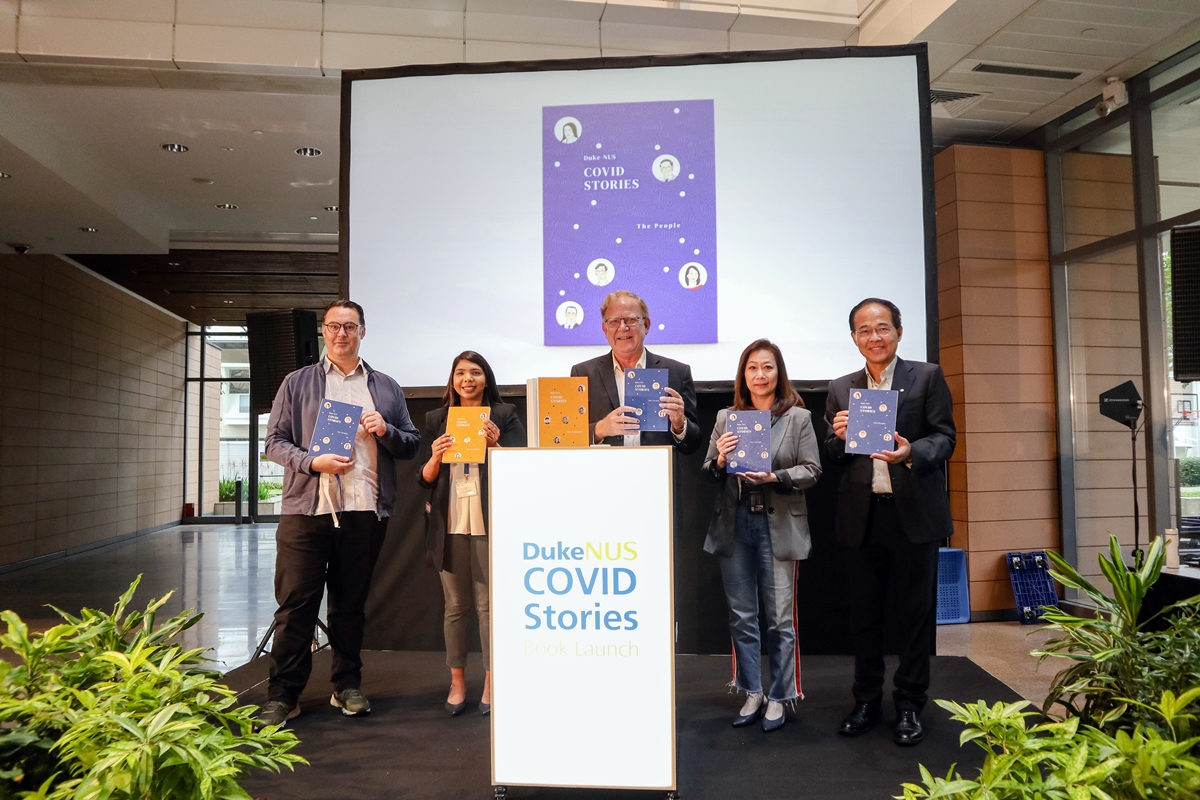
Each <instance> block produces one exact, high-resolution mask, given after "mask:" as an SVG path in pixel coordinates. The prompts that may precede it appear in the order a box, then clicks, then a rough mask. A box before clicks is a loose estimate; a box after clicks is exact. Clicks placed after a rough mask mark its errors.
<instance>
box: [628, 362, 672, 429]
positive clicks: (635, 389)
mask: <svg viewBox="0 0 1200 800" xmlns="http://www.w3.org/2000/svg"><path fill="white" fill-rule="evenodd" d="M666 393H667V371H666V370H665V369H627V370H625V405H627V406H631V407H632V408H633V409H634V412H633V413H634V416H636V417H637V421H638V430H639V431H665V430H667V429H668V428H669V427H670V425H671V420H670V418H669V417H668V416H667V412H666V411H664V410H663V409H662V408H660V407H659V402H660V400H661V399H662V397H663V396H665V395H666Z"/></svg>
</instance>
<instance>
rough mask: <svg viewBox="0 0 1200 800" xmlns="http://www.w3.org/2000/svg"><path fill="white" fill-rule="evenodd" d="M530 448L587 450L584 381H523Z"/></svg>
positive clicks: (586, 411) (588, 439)
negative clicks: (578, 448) (577, 448)
mask: <svg viewBox="0 0 1200 800" xmlns="http://www.w3.org/2000/svg"><path fill="white" fill-rule="evenodd" d="M526 389H527V391H526V402H527V403H528V419H529V424H528V430H529V432H530V437H529V446H530V447H588V446H589V445H591V441H590V438H591V437H589V436H588V380H587V378H531V379H530V380H529V381H527V382H526Z"/></svg>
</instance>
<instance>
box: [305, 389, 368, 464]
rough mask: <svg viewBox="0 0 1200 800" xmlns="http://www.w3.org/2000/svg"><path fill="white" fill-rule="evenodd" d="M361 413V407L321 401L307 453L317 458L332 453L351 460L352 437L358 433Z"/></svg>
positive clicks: (334, 401)
mask: <svg viewBox="0 0 1200 800" xmlns="http://www.w3.org/2000/svg"><path fill="white" fill-rule="evenodd" d="M362 413H363V410H362V406H356V405H354V404H353V403H342V402H339V401H337V400H328V399H327V400H322V401H321V406H320V408H318V409H317V424H316V426H315V427H314V428H313V435H312V440H311V441H310V442H309V443H308V452H310V453H312V454H313V455H317V456H320V455H325V454H327V453H333V454H334V455H335V456H346V457H347V458H353V457H354V437H355V435H356V434H357V433H358V422H359V420H361V419H362Z"/></svg>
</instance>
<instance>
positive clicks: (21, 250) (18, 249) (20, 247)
mask: <svg viewBox="0 0 1200 800" xmlns="http://www.w3.org/2000/svg"><path fill="white" fill-rule="evenodd" d="M8 246H9V247H11V248H12V249H13V252H15V253H16V254H17V255H19V256H23V255H25V254H26V253H28V252H29V245H27V244H14V243H13V242H9V243H8Z"/></svg>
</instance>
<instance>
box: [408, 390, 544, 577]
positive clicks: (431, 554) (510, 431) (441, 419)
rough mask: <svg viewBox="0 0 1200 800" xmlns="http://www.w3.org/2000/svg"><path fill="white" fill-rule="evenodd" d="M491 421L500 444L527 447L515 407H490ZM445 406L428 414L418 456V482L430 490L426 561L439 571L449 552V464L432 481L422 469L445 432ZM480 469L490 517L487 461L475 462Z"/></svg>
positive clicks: (482, 496)
mask: <svg viewBox="0 0 1200 800" xmlns="http://www.w3.org/2000/svg"><path fill="white" fill-rule="evenodd" d="M490 413H491V420H492V422H494V423H496V427H497V428H499V429H500V438H499V439H498V440H497V442H498V443H499V445H500V446H501V447H524V446H525V445H526V444H527V442H526V439H525V426H524V425H522V424H521V417H520V415H519V414H517V409H516V406H513V405H510V404H508V403H500V404H499V405H494V406H492V407H491V412H490ZM447 416H449V412H448V411H447V410H446V407H445V406H442V407H441V408H435V409H434V410H433V411H430V412H428V413H427V414H426V415H425V436H424V437H422V439H421V456H420V458H419V459H418V462H419V463H420V466H419V467H418V468H417V483H419V484H421V486H423V487H425V488H426V489H429V501H428V502H426V503H425V561H426V562H427V563H428V564H429V566H431V567H434V568H436V569H438V570H440V569H441V568H442V560H443V559H444V558H445V551H446V527H447V526H448V525H449V524H450V464H449V463H447V462H446V461H442V466H441V467H440V468H439V469H438V475H437V477H436V478H435V479H434V480H433V482H432V483H430V482H428V481H426V480H425V478H424V477H423V476H422V474H421V473H422V471H423V470H424V468H425V463H426V462H427V461H429V457H430V456H431V455H432V454H433V440H434V439H436V438H438V437H439V436H441V435H442V434H443V433H445V432H446V417H447ZM475 466H476V467H478V469H479V495H480V497H479V499H480V500H481V501H482V502H483V515H484V517H485V518H487V516H488V495H487V491H488V488H487V487H488V480H487V463H483V464H476V465H475Z"/></svg>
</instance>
